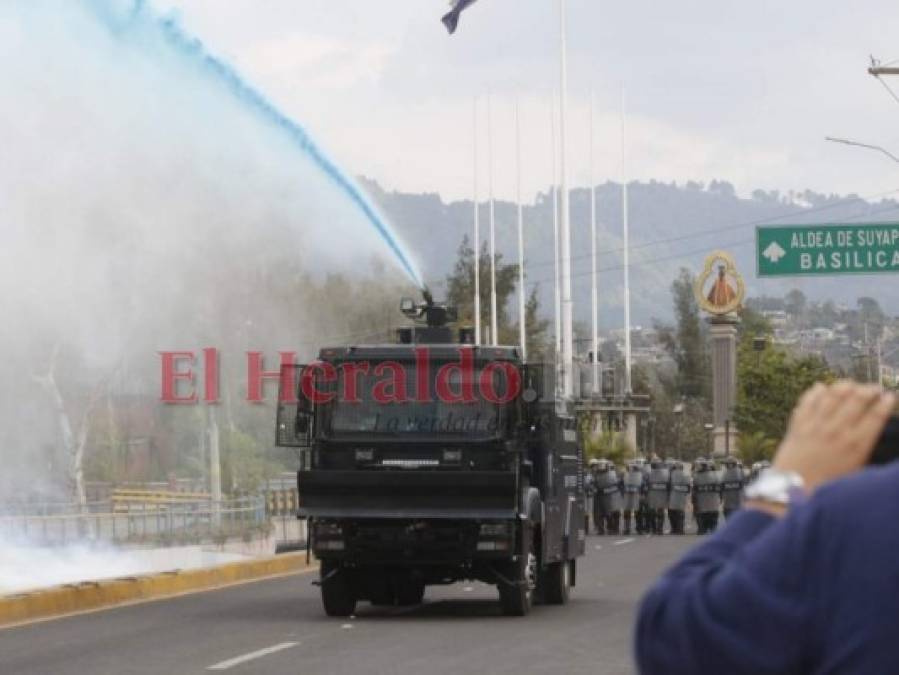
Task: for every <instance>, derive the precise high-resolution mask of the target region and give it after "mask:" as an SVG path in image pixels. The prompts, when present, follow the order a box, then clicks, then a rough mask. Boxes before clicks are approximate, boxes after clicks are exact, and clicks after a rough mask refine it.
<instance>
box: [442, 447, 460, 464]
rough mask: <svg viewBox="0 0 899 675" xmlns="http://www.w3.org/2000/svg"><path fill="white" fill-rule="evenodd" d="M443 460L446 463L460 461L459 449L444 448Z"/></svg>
mask: <svg viewBox="0 0 899 675" xmlns="http://www.w3.org/2000/svg"><path fill="white" fill-rule="evenodd" d="M443 461H444V462H446V463H447V464H458V463H459V462H461V461H462V451H461V450H444V451H443Z"/></svg>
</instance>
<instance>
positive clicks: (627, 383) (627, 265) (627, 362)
mask: <svg viewBox="0 0 899 675" xmlns="http://www.w3.org/2000/svg"><path fill="white" fill-rule="evenodd" d="M626 119H627V113H626V108H625V95H624V86H622V87H621V220H622V226H623V229H624V393H625V394H627V395H630V394H631V393H632V391H633V390H632V388H631V245H630V225H629V223H628V204H627V137H626V135H625V133H626V131H627V127H626Z"/></svg>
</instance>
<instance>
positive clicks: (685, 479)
mask: <svg viewBox="0 0 899 675" xmlns="http://www.w3.org/2000/svg"><path fill="white" fill-rule="evenodd" d="M691 489H692V481H691V480H690V473H689V472H688V471H687V470H686V468H684V465H683V464H682V463H681V462H674V465H673V468H672V469H671V493H670V494H669V496H668V522H670V523H671V534H683V533H684V526H685V525H686V521H687V503H688V502H689V500H690V491H691Z"/></svg>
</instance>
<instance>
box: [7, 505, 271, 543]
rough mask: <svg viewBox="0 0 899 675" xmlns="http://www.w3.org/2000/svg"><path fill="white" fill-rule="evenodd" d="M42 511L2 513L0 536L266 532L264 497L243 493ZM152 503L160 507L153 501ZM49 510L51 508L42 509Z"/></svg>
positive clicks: (158, 537) (163, 537)
mask: <svg viewBox="0 0 899 675" xmlns="http://www.w3.org/2000/svg"><path fill="white" fill-rule="evenodd" d="M67 506H68V509H69V512H62V508H61V505H56V508H55V509H52V510H50V509H45V512H43V513H38V514H35V513H31V514H21V513H19V514H7V515H0V535H3V536H7V537H23V538H27V539H28V540H29V541H30V542H33V543H38V544H64V543H67V542H75V541H85V540H87V541H109V542H115V543H141V542H147V543H151V542H152V543H157V544H159V543H161V544H167V543H193V542H197V541H201V540H203V539H212V540H219V539H220V540H222V541H224V540H225V539H227V538H229V537H234V536H247V535H252V534H253V533H254V532H260V533H261V532H263V531H267V529H268V527H269V522H268V518H267V516H266V508H265V499H264V498H263V497H262V496H251V497H241V498H239V499H232V500H226V501H221V502H211V501H205V502H196V503H190V504H183V503H180V504H179V503H168V504H166V505H165V507H166V508H164V509H162V508H151V509H137V508H135V509H129V510H125V511H116V510H115V508H114V507H113V505H112V504H111V503H107V504H106V508H105V510H103V511H89V510H88V511H87V512H82V511H81V510H80V509H78V507H76V506H74V505H67ZM154 506H155V507H158V506H160V505H159V504H155V505H154ZM46 511H52V512H49V513H48V512H46Z"/></svg>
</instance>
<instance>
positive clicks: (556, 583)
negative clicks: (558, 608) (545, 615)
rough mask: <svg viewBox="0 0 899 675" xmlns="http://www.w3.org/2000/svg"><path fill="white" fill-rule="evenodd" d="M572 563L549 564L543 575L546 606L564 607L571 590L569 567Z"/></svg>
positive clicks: (566, 561) (564, 561)
mask: <svg viewBox="0 0 899 675" xmlns="http://www.w3.org/2000/svg"><path fill="white" fill-rule="evenodd" d="M572 564H573V561H568V560H563V561H562V562H557V563H550V564H549V565H548V566H547V568H546V572H545V573H544V577H543V578H544V582H545V584H546V586H545V587H544V591H543V594H544V595H543V597H544V599H545V600H546V604H548V605H564V604H565V603H566V602H568V596H569V591H570V589H571V565H572Z"/></svg>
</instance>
